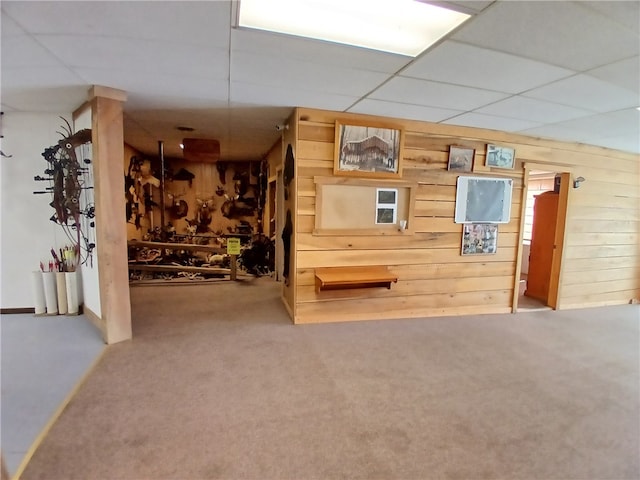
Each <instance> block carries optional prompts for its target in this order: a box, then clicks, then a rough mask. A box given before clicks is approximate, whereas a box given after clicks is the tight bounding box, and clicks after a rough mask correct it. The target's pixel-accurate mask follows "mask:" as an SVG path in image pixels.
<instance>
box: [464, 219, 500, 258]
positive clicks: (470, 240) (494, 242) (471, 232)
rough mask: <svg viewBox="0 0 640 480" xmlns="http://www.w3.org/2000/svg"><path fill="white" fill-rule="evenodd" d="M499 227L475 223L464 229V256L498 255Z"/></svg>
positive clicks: (467, 225) (465, 226) (491, 224)
mask: <svg viewBox="0 0 640 480" xmlns="http://www.w3.org/2000/svg"><path fill="white" fill-rule="evenodd" d="M497 246H498V225H496V224H493V223H473V224H466V225H463V227H462V255H487V254H492V253H496V251H497Z"/></svg>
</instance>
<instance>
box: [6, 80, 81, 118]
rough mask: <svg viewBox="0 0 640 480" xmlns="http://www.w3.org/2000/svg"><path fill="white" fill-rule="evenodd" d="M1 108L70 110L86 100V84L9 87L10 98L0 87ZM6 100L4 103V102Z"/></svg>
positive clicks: (35, 110)
mask: <svg viewBox="0 0 640 480" xmlns="http://www.w3.org/2000/svg"><path fill="white" fill-rule="evenodd" d="M2 90H3V91H2V97H3V98H2V108H3V109H4V108H5V106H9V107H11V108H12V109H17V110H19V111H22V112H53V113H56V112H72V111H74V110H75V109H76V108H78V107H80V106H81V105H82V104H83V103H84V102H86V101H87V96H88V87H87V86H78V85H76V86H68V85H67V86H58V87H42V88H38V89H37V90H33V89H31V88H28V87H27V88H14V89H11V90H10V91H9V92H8V93H10V99H9V100H7V99H6V95H5V89H4V87H3V89H2ZM5 102H6V103H5Z"/></svg>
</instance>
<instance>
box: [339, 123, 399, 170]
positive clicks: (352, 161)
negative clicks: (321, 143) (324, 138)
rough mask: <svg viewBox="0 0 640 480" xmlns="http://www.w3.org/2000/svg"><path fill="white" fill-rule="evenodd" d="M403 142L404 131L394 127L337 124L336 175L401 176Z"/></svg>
mask: <svg viewBox="0 0 640 480" xmlns="http://www.w3.org/2000/svg"><path fill="white" fill-rule="evenodd" d="M402 141H403V134H402V130H401V129H400V128H394V127H393V126H392V125H385V124H377V125H360V124H353V123H349V124H347V123H342V122H340V121H336V137H335V156H334V157H335V158H334V167H333V173H334V174H335V175H350V176H357V177H383V178H397V177H400V176H401V161H402Z"/></svg>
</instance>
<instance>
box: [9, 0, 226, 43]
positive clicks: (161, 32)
mask: <svg viewBox="0 0 640 480" xmlns="http://www.w3.org/2000/svg"><path fill="white" fill-rule="evenodd" d="M2 10H3V12H4V13H5V14H7V15H8V16H9V17H11V18H13V19H14V20H15V21H16V22H17V23H18V24H19V25H21V26H22V27H23V28H25V29H26V30H28V31H30V32H33V33H35V34H63V35H65V34H66V35H68V34H76V35H96V36H107V37H125V38H138V39H154V40H163V41H177V42H182V43H190V44H193V45H217V46H220V47H223V48H224V47H228V44H229V30H230V28H231V22H230V19H231V2H229V1H221V0H218V1H212V2H181V1H166V2H165V1H163V2H146V1H140V2H135V1H134V2H131V1H129V2H114V1H102V2H100V1H98V2H93V1H75V2H50V1H34V2H30V1H29V2H24V1H3V2H2Z"/></svg>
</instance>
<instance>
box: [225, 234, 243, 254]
mask: <svg viewBox="0 0 640 480" xmlns="http://www.w3.org/2000/svg"><path fill="white" fill-rule="evenodd" d="M227 254H229V255H240V239H239V238H227Z"/></svg>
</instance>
